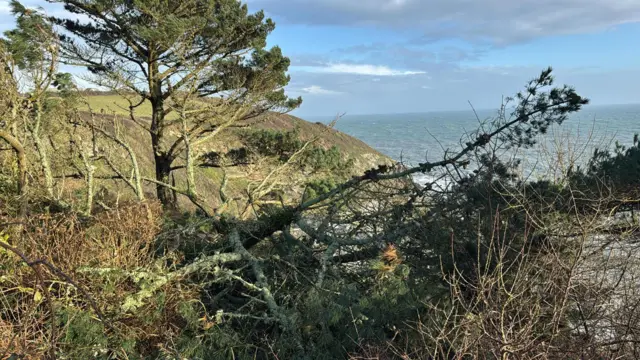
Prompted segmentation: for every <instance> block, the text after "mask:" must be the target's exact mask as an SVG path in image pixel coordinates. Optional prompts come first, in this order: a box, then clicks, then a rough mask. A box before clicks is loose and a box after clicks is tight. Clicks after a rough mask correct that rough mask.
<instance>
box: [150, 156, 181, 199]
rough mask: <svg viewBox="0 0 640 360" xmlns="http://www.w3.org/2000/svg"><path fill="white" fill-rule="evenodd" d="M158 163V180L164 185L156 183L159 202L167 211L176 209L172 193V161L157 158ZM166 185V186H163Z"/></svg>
mask: <svg viewBox="0 0 640 360" xmlns="http://www.w3.org/2000/svg"><path fill="white" fill-rule="evenodd" d="M155 162H156V180H157V181H159V182H161V183H162V184H159V183H156V193H157V195H158V200H160V202H161V203H162V205H163V206H164V207H165V208H167V209H176V208H177V204H176V201H175V198H174V196H173V193H172V191H171V188H170V186H166V185H171V162H172V161H171V159H168V158H167V157H166V156H155ZM163 184H166V185H163Z"/></svg>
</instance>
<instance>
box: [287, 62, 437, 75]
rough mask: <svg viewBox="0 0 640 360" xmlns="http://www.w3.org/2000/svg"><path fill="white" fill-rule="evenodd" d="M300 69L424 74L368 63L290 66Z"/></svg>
mask: <svg viewBox="0 0 640 360" xmlns="http://www.w3.org/2000/svg"><path fill="white" fill-rule="evenodd" d="M292 68H294V69H298V70H301V71H308V72H320V73H332V74H353V75H369V76H408V75H421V74H426V72H424V71H409V70H398V69H392V68H390V67H388V66H383V65H369V64H340V63H335V64H327V65H325V66H297V67H292Z"/></svg>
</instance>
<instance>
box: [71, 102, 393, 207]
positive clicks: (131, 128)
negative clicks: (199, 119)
mask: <svg viewBox="0 0 640 360" xmlns="http://www.w3.org/2000/svg"><path fill="white" fill-rule="evenodd" d="M85 100H86V104H83V105H80V110H81V111H83V112H86V116H89V110H92V111H93V113H95V114H101V115H100V116H99V118H103V119H105V121H112V118H113V116H114V115H115V116H116V117H117V118H118V119H119V121H121V122H122V123H123V125H124V126H125V128H126V131H123V132H122V136H123V137H124V138H125V141H126V142H128V143H129V144H130V145H131V146H132V147H133V148H134V150H135V152H136V153H137V154H138V156H139V157H140V159H139V162H140V165H141V171H142V172H143V174H145V175H147V176H153V166H154V163H153V156H152V152H151V144H150V142H149V138H148V134H147V133H146V132H145V130H143V129H141V128H140V127H139V126H138V125H136V124H135V123H134V122H133V121H132V120H131V119H130V118H129V117H130V114H129V109H128V107H129V102H128V101H127V99H125V98H124V97H122V96H120V95H116V94H108V93H107V94H96V93H88V94H86V95H85ZM150 114H151V105H150V104H149V103H148V102H145V103H143V104H142V105H141V106H139V107H137V108H136V109H135V111H134V116H135V117H136V118H139V119H141V120H142V121H146V120H147V119H149V117H150ZM173 116H175V115H173ZM169 118H172V114H170V115H169ZM256 131H257V132H260V131H269V132H271V133H274V132H278V133H288V132H293V131H295V132H296V136H297V137H298V138H299V139H300V140H301V141H307V140H310V139H313V138H317V140H316V141H315V142H314V143H313V145H314V146H317V147H318V148H322V149H325V150H329V149H331V148H332V147H335V148H336V149H337V150H338V151H339V153H340V156H341V157H342V159H343V160H344V161H345V162H349V164H350V166H349V167H348V168H347V169H341V170H344V171H343V172H342V173H341V174H340V175H338V174H334V173H332V172H331V171H329V172H327V171H324V172H322V171H321V172H320V173H319V174H314V175H312V176H310V178H307V176H306V175H303V174H295V175H294V177H295V178H294V179H291V178H289V179H286V180H284V179H283V181H286V182H288V183H291V184H298V186H291V187H288V188H287V192H288V193H289V195H294V193H297V194H298V195H299V193H300V192H302V191H303V190H304V184H305V183H306V182H308V181H313V180H316V179H334V180H335V181H341V180H343V179H344V178H346V177H348V176H350V175H356V174H362V173H363V172H364V171H366V170H367V169H370V168H373V167H376V166H378V165H380V164H388V163H390V162H391V159H390V158H388V157H387V156H385V155H383V154H381V153H380V152H378V151H376V150H375V149H373V148H371V147H370V146H368V145H367V144H365V143H364V142H362V141H360V140H358V139H356V138H354V137H352V136H349V135H347V134H345V133H342V132H340V131H338V130H335V129H333V128H330V127H328V126H327V125H325V124H322V123H311V122H308V121H305V120H303V119H300V118H298V117H295V116H291V115H287V114H278V113H267V114H264V115H262V116H261V117H260V118H259V119H258V120H256V121H252V125H251V127H249V128H233V129H228V130H226V131H224V132H222V133H221V134H220V135H218V136H217V137H216V138H215V139H214V140H212V141H210V144H207V145H206V146H207V150H208V151H214V152H217V153H225V152H229V151H233V150H234V149H239V148H242V147H243V146H245V144H244V140H243V136H246V135H247V134H250V133H252V132H256ZM275 166H278V164H276V163H274V162H273V161H271V160H270V159H266V158H264V159H258V160H256V161H254V162H253V163H252V164H250V165H241V166H230V167H228V168H226V171H227V178H228V184H227V191H228V195H229V196H233V197H242V196H244V195H245V189H246V187H247V186H248V185H249V184H250V183H251V181H252V180H254V179H255V180H256V181H257V180H258V179H262V178H264V176H265V175H266V174H267V173H268V172H270V171H271V170H273V168H274V167H275ZM175 173H176V184H177V185H178V186H182V185H184V183H185V176H184V171H180V170H179V171H176V172H175ZM196 177H197V181H198V183H199V191H200V192H201V193H202V194H203V196H205V197H207V198H210V200H211V201H213V202H214V203H215V202H216V201H218V200H219V193H218V192H219V187H220V184H221V181H222V178H223V172H222V170H221V169H220V168H200V169H198V170H197V173H196ZM104 184H105V188H107V189H109V190H110V191H117V189H118V187H117V186H111V185H109V181H107V182H105V183H104ZM147 186H148V192H149V195H152V193H153V187H152V186H151V184H147ZM179 200H180V199H179ZM180 202H181V205H184V206H189V202H188V201H186V200H185V199H181V200H180Z"/></svg>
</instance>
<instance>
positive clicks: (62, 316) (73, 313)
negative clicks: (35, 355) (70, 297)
mask: <svg viewBox="0 0 640 360" xmlns="http://www.w3.org/2000/svg"><path fill="white" fill-rule="evenodd" d="M57 318H58V324H57V326H60V327H61V328H63V329H64V342H63V343H64V344H65V345H64V346H63V347H62V349H61V354H60V355H61V356H60V357H61V358H63V359H105V360H106V359H108V358H109V354H108V349H109V347H108V345H109V341H110V340H113V339H109V338H108V336H107V335H106V333H105V329H104V326H103V325H102V324H101V323H100V322H99V321H98V320H96V319H94V318H93V317H92V315H91V314H90V313H88V312H85V311H83V310H79V309H75V308H72V307H65V308H62V309H60V310H59V311H58V314H57Z"/></svg>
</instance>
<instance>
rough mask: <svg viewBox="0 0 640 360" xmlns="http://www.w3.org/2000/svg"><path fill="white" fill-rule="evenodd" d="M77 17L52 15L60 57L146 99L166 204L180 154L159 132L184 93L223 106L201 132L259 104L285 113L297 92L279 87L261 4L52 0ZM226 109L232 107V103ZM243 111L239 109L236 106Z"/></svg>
mask: <svg viewBox="0 0 640 360" xmlns="http://www.w3.org/2000/svg"><path fill="white" fill-rule="evenodd" d="M49 1H50V2H54V3H62V4H63V5H64V7H65V9H66V10H67V11H69V12H70V13H72V14H75V15H76V16H81V18H88V20H86V21H81V20H78V19H77V18H74V19H72V18H70V17H69V18H64V17H52V18H51V20H52V22H53V23H55V24H57V25H59V26H60V27H62V28H63V29H64V30H65V33H64V34H62V35H61V37H60V39H61V41H62V47H63V55H64V61H65V62H66V63H69V64H76V65H82V66H86V67H87V69H88V70H89V71H91V72H92V73H93V74H95V75H96V77H95V78H94V80H95V82H96V83H97V84H98V85H101V86H104V87H108V88H110V89H120V90H121V89H126V90H127V91H131V92H134V93H135V94H137V95H138V96H139V99H140V101H137V102H136V103H133V102H132V104H131V108H135V107H137V106H140V105H141V104H142V103H143V102H145V101H149V102H150V103H151V105H152V114H151V115H152V116H151V123H150V125H149V126H148V132H149V134H150V135H151V142H152V145H153V149H154V155H155V162H156V180H157V181H158V185H157V191H158V197H159V198H160V200H161V201H162V202H163V203H164V204H165V205H168V204H170V203H171V200H170V199H171V197H170V194H169V189H168V187H167V186H164V185H163V184H168V183H169V175H170V173H171V165H172V163H173V161H174V160H175V159H176V158H177V157H178V156H179V155H180V154H179V153H178V150H180V147H178V146H175V143H176V140H175V139H174V140H173V143H172V141H171V139H166V137H167V136H166V134H167V130H168V129H169V128H170V127H171V125H172V124H171V123H169V122H168V121H166V116H167V115H168V114H170V113H171V112H173V111H175V110H176V109H177V108H182V109H184V108H185V106H186V105H185V104H186V101H185V99H189V100H192V99H193V98H208V97H216V98H218V99H221V100H220V101H221V102H222V104H223V105H224V108H225V111H221V110H220V109H217V110H216V111H215V112H214V113H210V114H207V117H208V118H209V121H205V122H202V121H200V122H199V124H197V126H194V127H193V128H191V129H190V134H189V135H190V136H193V137H201V136H207V134H210V133H212V132H216V131H219V128H220V121H212V119H216V118H219V117H225V118H233V119H227V120H228V121H224V122H225V123H229V122H231V121H236V120H244V119H249V118H254V117H256V116H258V115H260V114H263V113H265V112H266V111H279V112H287V111H290V110H292V109H295V108H296V107H298V106H299V105H300V103H301V101H302V100H301V99H300V98H297V99H291V98H289V97H287V95H286V94H285V92H284V87H285V86H286V85H287V84H288V82H289V79H290V78H289V76H288V75H287V70H288V68H289V64H290V61H289V59H288V58H286V57H284V56H283V54H282V52H281V50H280V48H278V47H273V48H271V49H266V39H267V36H268V35H269V34H270V33H271V31H273V29H274V28H275V24H274V23H273V21H271V19H268V18H265V15H264V13H263V12H262V11H259V12H256V13H255V14H249V11H248V9H247V6H246V5H243V4H242V3H241V2H240V1H237V0H222V1H220V0H187V1H169V0H133V1H131V0H121V1H113V0H49ZM230 109H231V110H230ZM239 109H242V110H239Z"/></svg>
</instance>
